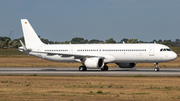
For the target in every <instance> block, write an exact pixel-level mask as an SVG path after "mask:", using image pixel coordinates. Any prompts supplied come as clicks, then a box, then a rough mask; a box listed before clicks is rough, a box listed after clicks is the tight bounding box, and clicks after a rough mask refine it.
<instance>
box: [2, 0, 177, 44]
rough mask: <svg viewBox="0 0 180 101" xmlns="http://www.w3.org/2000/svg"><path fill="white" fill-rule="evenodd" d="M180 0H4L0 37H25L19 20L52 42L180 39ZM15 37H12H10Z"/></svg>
mask: <svg viewBox="0 0 180 101" xmlns="http://www.w3.org/2000/svg"><path fill="white" fill-rule="evenodd" d="M179 5H180V0H1V1H0V36H7V37H9V34H10V32H11V31H12V30H13V39H17V38H20V37H22V36H23V33H22V27H21V23H20V19H28V21H29V22H30V24H31V25H32V27H33V28H34V30H35V31H36V33H37V34H38V35H39V36H41V38H45V39H48V40H51V41H58V42H63V41H70V40H71V39H72V38H74V37H75V36H74V35H75V34H76V37H82V38H84V39H88V40H91V39H99V40H103V41H105V40H107V39H109V38H113V39H114V40H116V41H117V42H120V41H121V40H122V39H123V38H127V39H131V38H133V39H138V40H139V41H140V40H142V41H152V40H154V39H155V40H159V39H162V40H169V39H170V40H172V41H174V40H175V39H180V6H179ZM11 37H12V36H11Z"/></svg>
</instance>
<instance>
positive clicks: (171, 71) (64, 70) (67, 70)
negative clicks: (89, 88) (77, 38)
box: [0, 67, 180, 76]
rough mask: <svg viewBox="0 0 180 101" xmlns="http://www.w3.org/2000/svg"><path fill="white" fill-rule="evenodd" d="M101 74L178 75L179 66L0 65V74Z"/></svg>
mask: <svg viewBox="0 0 180 101" xmlns="http://www.w3.org/2000/svg"><path fill="white" fill-rule="evenodd" d="M34 74H36V75H103V76H131V75H144V76H145V75H147V76H180V68H160V71H158V72H155V71H154V68H146V67H144V68H143V67H141V68H138V67H136V68H128V69H124V68H118V67H110V68H109V70H108V71H101V70H100V69H87V71H79V70H78V67H0V75H34Z"/></svg>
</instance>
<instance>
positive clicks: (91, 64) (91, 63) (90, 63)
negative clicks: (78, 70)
mask: <svg viewBox="0 0 180 101" xmlns="http://www.w3.org/2000/svg"><path fill="white" fill-rule="evenodd" d="M84 65H85V66H86V67H87V68H102V67H103V66H104V59H102V58H98V57H93V58H87V59H86V60H85V61H84Z"/></svg>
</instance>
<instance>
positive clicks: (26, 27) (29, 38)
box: [21, 19, 44, 46]
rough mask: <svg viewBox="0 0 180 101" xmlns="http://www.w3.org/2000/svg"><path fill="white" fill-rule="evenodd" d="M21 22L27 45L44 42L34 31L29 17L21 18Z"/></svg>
mask: <svg viewBox="0 0 180 101" xmlns="http://www.w3.org/2000/svg"><path fill="white" fill-rule="evenodd" d="M21 24H22V30H23V34H24V39H25V44H26V46H31V45H43V44H44V43H42V41H41V40H40V39H39V37H38V36H37V34H36V32H35V31H34V29H33V28H32V26H31V24H30V23H29V22H28V20H27V19H21Z"/></svg>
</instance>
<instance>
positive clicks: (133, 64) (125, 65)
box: [116, 63, 136, 68]
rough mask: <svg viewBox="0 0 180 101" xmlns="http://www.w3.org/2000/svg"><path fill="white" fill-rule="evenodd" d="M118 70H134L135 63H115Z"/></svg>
mask: <svg viewBox="0 0 180 101" xmlns="http://www.w3.org/2000/svg"><path fill="white" fill-rule="evenodd" d="M116 64H117V65H118V66H119V68H134V67H135V66H136V63H116Z"/></svg>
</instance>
